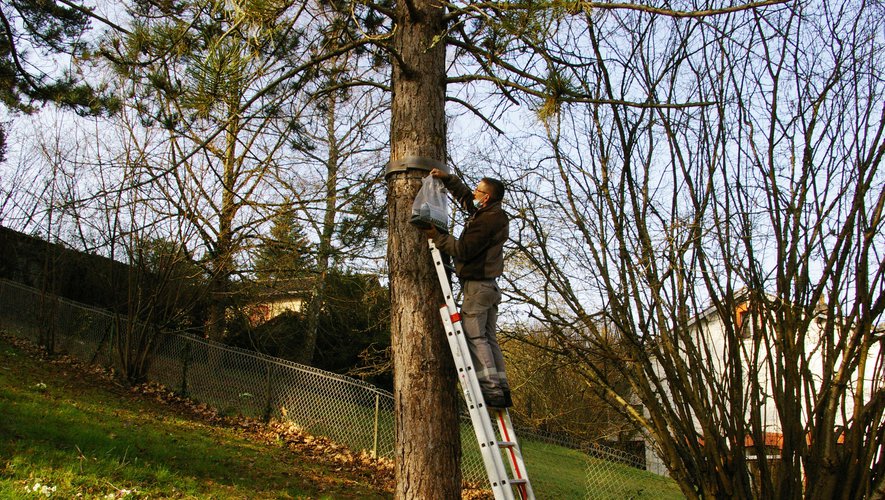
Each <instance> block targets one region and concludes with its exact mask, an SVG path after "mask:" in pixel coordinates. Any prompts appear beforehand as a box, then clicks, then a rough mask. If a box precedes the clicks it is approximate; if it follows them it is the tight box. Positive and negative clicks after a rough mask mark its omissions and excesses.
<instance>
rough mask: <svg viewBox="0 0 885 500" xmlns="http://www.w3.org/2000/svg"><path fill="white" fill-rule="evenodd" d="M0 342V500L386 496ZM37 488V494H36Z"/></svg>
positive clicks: (358, 481) (331, 467)
mask: <svg viewBox="0 0 885 500" xmlns="http://www.w3.org/2000/svg"><path fill="white" fill-rule="evenodd" d="M86 378H87V377H84V376H83V375H82V374H80V373H78V372H76V371H74V370H71V369H70V368H69V367H65V365H62V364H52V363H50V362H48V361H44V360H37V359H34V358H32V357H30V356H29V355H27V354H26V353H23V352H21V351H19V350H18V349H16V348H15V347H13V346H11V345H10V344H9V343H7V342H5V341H4V340H3V339H2V338H0V415H2V416H3V418H0V498H45V497H46V496H51V497H52V498H74V497H77V496H82V497H86V498H336V499H337V498H360V499H362V498H389V497H390V496H391V495H390V494H388V493H386V492H383V491H379V490H377V489H376V488H374V487H372V486H371V484H369V483H368V482H367V481H363V480H362V478H360V477H358V476H357V477H353V475H351V474H349V473H348V472H342V471H339V470H336V469H337V468H336V467H335V466H334V465H333V464H328V463H321V462H318V461H316V460H315V459H312V458H305V457H302V456H299V455H297V454H296V453H293V452H292V451H289V450H286V449H283V448H282V447H278V446H268V445H267V444H265V443H263V442H253V441H250V440H249V439H248V436H246V435H242V434H240V433H238V432H236V431H235V430H233V429H228V428H222V427H216V426H211V425H208V424H206V423H203V422H200V421H198V420H195V419H192V418H189V417H187V416H183V415H178V414H176V413H175V412H174V410H173V409H172V408H169V407H166V406H163V405H160V404H157V403H154V402H153V401H150V400H146V399H143V398H141V397H139V396H137V395H134V394H131V393H129V392H128V391H126V390H124V389H123V388H118V387H114V386H113V385H111V384H109V383H106V382H100V383H99V382H96V381H95V380H86ZM35 490H36V491H35Z"/></svg>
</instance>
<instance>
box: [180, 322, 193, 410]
mask: <svg viewBox="0 0 885 500" xmlns="http://www.w3.org/2000/svg"><path fill="white" fill-rule="evenodd" d="M179 338H184V337H179ZM191 344H192V342H191V341H190V339H186V340H185V344H184V360H183V361H184V362H183V363H182V366H181V395H182V396H185V397H187V368H188V366H189V365H190V362H191Z"/></svg>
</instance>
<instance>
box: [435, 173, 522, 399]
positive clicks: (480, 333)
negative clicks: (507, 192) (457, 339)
mask: <svg viewBox="0 0 885 500" xmlns="http://www.w3.org/2000/svg"><path fill="white" fill-rule="evenodd" d="M430 175H431V176H433V177H434V178H437V179H439V180H441V181H442V182H443V184H444V185H445V187H446V189H448V190H449V192H450V193H452V196H453V197H454V198H455V201H456V202H457V203H458V204H459V205H460V206H461V207H462V208H463V209H464V210H466V211H467V213H468V214H469V217H468V219H467V223H466V225H465V226H464V231H463V232H462V233H461V237H460V238H455V237H453V236H451V235H449V234H443V233H441V232H439V231H437V230H436V228H435V227H434V226H433V225H430V227H429V228H428V229H425V230H424V231H425V233H426V234H427V237H428V238H429V239H431V240H433V243H434V244H435V245H436V247H437V248H439V249H440V250H441V251H442V252H444V253H446V254H448V255H450V256H451V257H452V258H453V259H454V261H455V274H456V275H457V276H458V279H459V281H460V282H461V290H462V292H463V303H462V305H461V316H462V326H463V329H464V334H465V336H466V338H467V343H468V347H469V350H470V357H471V359H472V361H473V365H474V368H475V370H476V376H477V378H478V379H479V385H480V388H481V390H482V395H483V398H484V399H485V402H486V404H487V405H488V406H489V407H492V408H509V407H510V406H512V405H513V402H512V400H511V397H510V385H509V384H508V383H507V375H506V373H505V371H504V356H503V355H502V354H501V348H500V346H499V345H498V340H497V335H496V331H495V330H496V325H497V320H498V305H499V304H500V303H501V289H500V288H499V287H498V283H497V278H498V277H499V276H501V274H503V272H504V243H505V242H506V241H507V238H508V232H509V225H510V221H509V218H508V217H507V214H506V213H505V212H504V210H503V209H502V208H501V201H502V200H503V198H504V184H503V183H502V182H501V181H499V180H497V179H491V178H488V177H486V178H483V179H482V180H481V181H480V182H479V185H477V187H476V189H474V190H473V191H471V190H470V188H468V187H467V186H466V185H464V182H463V181H461V179H459V178H458V177H457V176H455V175H449V174H446V173H445V172H443V171H441V170H439V169H433V170H431V171H430Z"/></svg>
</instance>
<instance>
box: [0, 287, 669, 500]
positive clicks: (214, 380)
mask: <svg viewBox="0 0 885 500" xmlns="http://www.w3.org/2000/svg"><path fill="white" fill-rule="evenodd" d="M120 319H121V318H119V317H115V315H114V314H112V313H109V312H107V311H104V310H100V309H96V308H93V307H89V306H86V305H83V304H79V303H76V302H73V301H69V300H66V299H63V298H59V297H56V296H53V295H50V294H46V293H42V292H41V291H39V290H37V289H34V288H31V287H27V286H24V285H21V284H18V283H15V282H11V281H8V280H3V279H0V326H2V327H3V328H4V329H5V330H6V331H7V332H9V333H12V334H14V335H17V336H20V337H25V338H28V339H30V340H32V341H34V342H37V343H39V344H41V345H44V346H47V347H51V350H52V351H53V352H56V353H65V354H68V355H71V356H73V357H74V358H77V359H79V360H81V361H83V362H87V363H92V364H99V365H102V366H107V367H117V366H118V362H117V359H118V358H117V356H118V354H117V351H118V350H117V349H116V348H115V345H116V344H115V343H116V342H117V341H118V340H119V339H117V338H115V335H116V332H117V329H118V328H119V325H120V324H121V321H120ZM150 359H151V361H150V364H149V367H148V370H147V378H148V380H150V381H152V382H157V383H159V384H162V385H164V386H165V387H167V388H168V389H170V390H172V391H175V392H177V393H179V394H181V395H183V396H187V397H189V398H191V399H193V400H195V401H198V402H201V403H205V404H207V405H209V406H211V407H213V408H215V409H216V410H217V411H219V413H221V414H223V415H231V416H234V415H241V416H244V417H251V418H258V419H263V420H268V419H276V420H282V421H290V422H292V423H293V424H295V425H297V426H298V427H300V428H302V429H304V430H305V431H306V432H308V433H310V434H312V435H315V436H325V437H328V438H329V439H332V440H333V441H335V442H337V443H339V444H342V445H344V446H347V447H348V448H349V449H351V450H354V451H366V452H368V453H370V454H372V456H374V457H379V458H386V459H392V458H393V456H394V428H395V427H394V412H393V395H392V394H390V393H389V392H387V391H384V390H381V389H378V388H376V387H374V386H371V385H369V384H366V383H364V382H362V381H359V380H356V379H352V378H349V377H345V376H342V375H338V374H335V373H331V372H327V371H324V370H319V369H316V368H312V367H309V366H304V365H300V364H297V363H293V362H290V361H286V360H282V359H279V358H274V357H271V356H267V355H263V354H260V353H256V352H253V351H246V350H243V349H238V348H234V347H230V346H226V345H223V344H219V343H217V342H212V341H209V340H206V339H201V338H197V337H194V336H192V335H185V334H179V333H174V332H173V333H166V334H163V335H162V336H161V337H160V342H159V344H158V345H157V346H156V350H155V353H154V355H153V356H152V357H151V358H150ZM520 438H521V439H520V440H521V442H522V443H523V445H524V448H525V445H526V443H527V441H529V440H532V441H535V442H541V443H553V444H556V445H559V446H565V447H569V448H573V449H581V450H582V451H584V452H585V453H586V455H583V454H582V456H584V457H585V459H586V461H587V472H586V478H587V488H586V491H587V496H586V497H585V498H587V499H597V498H612V499H614V498H619V499H620V498H646V497H647V498H652V497H654V498H679V496H678V495H677V496H673V495H672V494H670V493H672V491H673V488H674V487H673V482H672V481H671V480H670V479H668V478H664V477H660V476H654V474H651V473H649V472H646V471H644V470H642V469H641V463H639V460H638V459H637V458H636V457H634V456H632V455H629V454H627V453H624V452H619V451H618V450H614V449H610V448H607V447H604V446H595V447H592V448H590V449H589V450H588V449H587V448H586V446H583V447H582V446H579V445H578V444H577V443H566V442H563V441H562V440H559V439H551V438H549V437H546V436H541V435H532V433H531V432H523V431H520ZM526 438H529V439H526ZM461 443H462V453H463V455H462V464H461V467H462V476H463V480H464V481H465V483H472V484H480V485H483V484H486V482H487V476H486V473H485V468H484V466H483V462H482V456H481V455H480V452H479V447H478V445H477V442H476V439H475V435H474V432H473V428H472V426H471V423H470V420H469V417H467V416H464V417H463V420H462V425H461ZM637 467H640V468H637ZM650 476H653V477H659V478H660V481H661V483H660V484H661V485H662V488H661V489H657V488H649V487H648V485H649V484H656V483H654V480H653V481H652V482H651V483H649V481H648V477H650ZM530 477H532V476H531V471H530ZM637 478H641V479H642V481H641V483H642V484H643V485H644V486H643V487H642V488H639V489H638V490H637V488H633V489H630V487H629V485H630V484H634V483H636V482H637ZM534 482H535V481H533V483H534ZM536 491H537V490H536ZM676 491H678V490H676ZM662 492H663V493H662Z"/></svg>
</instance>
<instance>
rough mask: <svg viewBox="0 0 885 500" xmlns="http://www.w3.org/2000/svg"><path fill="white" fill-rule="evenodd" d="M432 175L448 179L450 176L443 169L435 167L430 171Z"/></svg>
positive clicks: (436, 177) (435, 177)
mask: <svg viewBox="0 0 885 500" xmlns="http://www.w3.org/2000/svg"><path fill="white" fill-rule="evenodd" d="M430 176H431V177H433V178H434V179H440V180H446V179H448V178H449V174H447V173H445V172H443V171H442V170H440V169H438V168H435V169H433V170H431V171H430Z"/></svg>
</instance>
